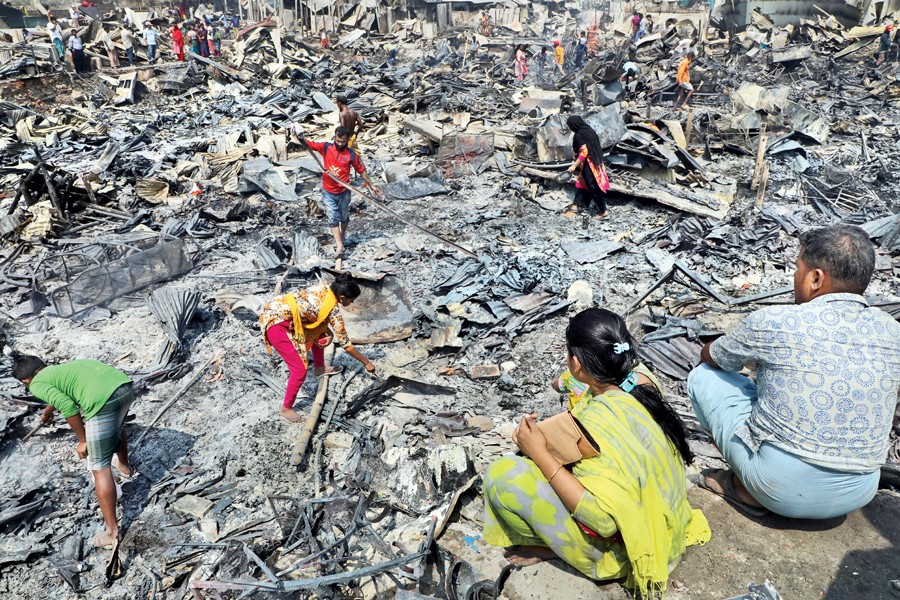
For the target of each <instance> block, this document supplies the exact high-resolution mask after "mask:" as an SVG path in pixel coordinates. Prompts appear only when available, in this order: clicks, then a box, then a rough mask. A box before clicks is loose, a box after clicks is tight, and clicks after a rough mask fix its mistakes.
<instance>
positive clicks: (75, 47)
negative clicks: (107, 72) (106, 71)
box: [69, 29, 91, 73]
mask: <svg viewBox="0 0 900 600" xmlns="http://www.w3.org/2000/svg"><path fill="white" fill-rule="evenodd" d="M69 52H71V53H72V66H74V67H75V72H76V73H87V72H88V71H90V70H91V68H90V65H89V64H88V61H87V58H85V56H84V44H83V43H82V42H81V36H80V35H78V30H77V29H73V30H72V32H71V33H70V34H69Z"/></svg>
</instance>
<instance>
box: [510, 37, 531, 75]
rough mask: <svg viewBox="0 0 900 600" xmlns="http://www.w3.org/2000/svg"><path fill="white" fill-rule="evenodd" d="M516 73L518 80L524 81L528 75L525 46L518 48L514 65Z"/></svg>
mask: <svg viewBox="0 0 900 600" xmlns="http://www.w3.org/2000/svg"><path fill="white" fill-rule="evenodd" d="M513 68H514V70H515V73H516V80H518V81H522V78H524V77H525V76H526V75H528V63H527V58H526V56H525V44H519V45H518V46H517V47H516V58H515V61H514V64H513Z"/></svg>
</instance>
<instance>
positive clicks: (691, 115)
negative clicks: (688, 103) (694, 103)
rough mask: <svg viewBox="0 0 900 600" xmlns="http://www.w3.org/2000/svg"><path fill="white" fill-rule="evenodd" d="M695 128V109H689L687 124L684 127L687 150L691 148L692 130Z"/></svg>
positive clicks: (685, 147)
mask: <svg viewBox="0 0 900 600" xmlns="http://www.w3.org/2000/svg"><path fill="white" fill-rule="evenodd" d="M693 126H694V109H693V108H691V107H688V112H687V123H686V124H685V126H684V149H685V150H687V149H688V148H690V147H691V130H692V129H693Z"/></svg>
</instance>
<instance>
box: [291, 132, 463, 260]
mask: <svg viewBox="0 0 900 600" xmlns="http://www.w3.org/2000/svg"><path fill="white" fill-rule="evenodd" d="M300 143H301V144H302V145H303V146H305V147H306V151H307V152H309V155H310V156H312V157H313V160H315V161H316V164H317V165H319V167H320V168H321V169H322V171H323V172H324V174H325V175H327V176H328V177H330V178H331V180H332V181H334V182H335V183H337V184H338V185H342V186H344V187H345V188H347V189H348V190H351V191H353V192H356V193H357V194H359V195H360V196H362V197H363V198H365V199H366V200H368V201H369V202H371V203H372V204H373V205H375V207H376V208H380V209H381V210H383V211H384V212H386V213H388V214H389V215H391V216H392V217H394V218H395V219H397V220H398V221H401V222H402V223H406V224H407V225H409V226H410V227H414V228H415V229H418V230H419V231H421V232H422V233H424V234H427V235H430V236H431V237H433V238H435V239H437V240H440V241H441V242H443V243H445V244H447V245H448V246H451V247H453V248H456V249H457V250H459V251H460V252H462V253H463V254H465V255H466V256H471V257H472V258H478V255H477V254H475V253H474V252H472V251H471V250H467V249H466V248H463V247H462V246H460V245H459V244H457V243H455V242H451V241H450V240H448V239H447V238H445V237H441V236H439V235H438V234H436V233H434V232H433V231H431V230H429V229H426V228H424V227H422V226H421V225H419V224H417V223H414V222H412V221H411V220H409V219H407V218H406V217H404V216H403V215H401V214H400V213H398V212H397V211H395V210H392V209H390V208H388V207H387V206H385V205H384V204H382V203H381V202H379V201H378V200H376V199H375V198H373V197H372V195H371V194H367V193H366V192H364V191H362V190H361V189H359V188H358V187H356V186H354V185H352V184H350V183H348V182H346V181H344V180H343V179H339V178H338V177H337V176H336V175H335V174H334V173H332V172H331V171H328V170H327V169H325V165H324V164H323V163H322V158H321V157H320V156H319V155H318V154H317V153H316V152H315V151H314V150H313V149H312V148H310V147H309V146H308V145H307V144H306V139H305V137H304V139H302V140H300Z"/></svg>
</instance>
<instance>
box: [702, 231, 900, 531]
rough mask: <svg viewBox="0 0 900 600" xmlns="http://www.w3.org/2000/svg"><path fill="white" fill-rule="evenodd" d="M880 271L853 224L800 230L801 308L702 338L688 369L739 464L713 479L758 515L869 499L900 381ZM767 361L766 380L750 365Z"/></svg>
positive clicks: (826, 510) (713, 486) (899, 357)
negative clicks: (872, 289)
mask: <svg viewBox="0 0 900 600" xmlns="http://www.w3.org/2000/svg"><path fill="white" fill-rule="evenodd" d="M874 269H875V248H874V246H873V245H872V242H871V241H870V240H869V236H868V234H866V233H865V232H864V231H863V230H862V229H860V228H859V227H856V226H852V225H832V226H830V227H823V228H821V229H813V230H811V231H809V232H807V233H806V234H805V235H803V236H802V237H801V246H800V252H799V256H798V257H797V261H796V270H795V272H794V302H795V303H796V304H795V305H794V306H790V305H787V306H782V305H779V306H771V307H767V308H762V309H760V310H757V311H756V312H754V313H752V314H750V316H748V317H747V318H746V319H744V321H743V322H741V324H740V325H738V327H737V328H736V329H735V330H734V331H732V332H731V333H728V334H727V335H725V336H724V337H721V338H719V339H717V340H715V341H714V342H712V343H710V344H707V345H706V346H705V347H704V348H703V352H702V354H701V359H702V362H703V364H701V365H700V366H698V367H697V368H695V369H694V370H693V371H691V373H690V376H689V377H688V395H689V396H690V398H691V403H692V404H693V406H694V412H695V413H696V415H697V418H698V420H699V421H700V423H701V425H702V426H703V427H704V428H705V429H706V430H707V431H708V432H710V434H711V435H712V437H713V439H714V440H715V443H716V445H717V446H718V448H719V450H720V451H721V452H722V455H723V456H724V457H725V460H726V461H727V463H728V466H729V467H731V470H718V471H714V472H712V473H709V474H708V476H707V477H706V479H705V481H704V482H703V483H702V487H705V488H707V489H708V490H710V491H713V492H714V493H716V494H718V495H721V496H723V497H724V498H725V499H726V500H728V501H729V502H730V503H731V504H732V505H734V506H735V507H736V508H738V509H739V510H741V511H742V512H745V513H747V514H750V515H754V516H758V515H762V514H765V513H766V512H767V511H766V509H768V510H770V511H772V512H774V513H776V514H779V515H782V516H785V517H793V518H801V519H828V518H832V517H837V516H840V515H845V514H847V513H849V512H850V511H853V510H856V509H858V508H860V507H862V506H864V505H865V504H867V503H868V502H869V501H870V500H871V499H872V498H873V497H874V496H875V493H876V492H877V491H878V480H879V473H880V468H881V466H882V465H883V464H884V462H885V460H886V457H887V451H888V447H889V439H888V438H889V434H890V431H891V420H892V417H893V414H894V408H895V407H896V405H897V392H898V389H900V323H898V322H897V321H895V320H894V318H893V317H891V315H890V314H889V313H887V312H885V311H883V310H880V309H877V308H874V307H870V306H869V304H868V302H867V301H866V299H865V297H864V296H863V294H864V293H865V291H866V287H868V284H869V280H870V279H871V278H872V274H873V272H874ZM750 364H754V365H755V366H756V383H755V384H754V383H753V381H751V380H750V379H748V378H747V377H744V376H743V375H739V374H738V372H739V371H740V370H741V369H742V368H744V367H745V366H747V365H750Z"/></svg>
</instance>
